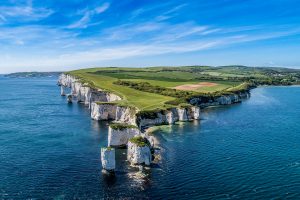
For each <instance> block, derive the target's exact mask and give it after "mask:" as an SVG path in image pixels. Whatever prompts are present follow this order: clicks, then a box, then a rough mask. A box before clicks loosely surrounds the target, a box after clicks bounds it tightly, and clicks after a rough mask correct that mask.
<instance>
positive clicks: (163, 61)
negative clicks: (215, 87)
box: [0, 0, 300, 73]
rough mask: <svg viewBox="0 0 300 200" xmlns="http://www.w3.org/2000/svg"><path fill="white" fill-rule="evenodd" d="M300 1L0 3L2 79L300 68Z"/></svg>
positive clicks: (2, 0)
mask: <svg viewBox="0 0 300 200" xmlns="http://www.w3.org/2000/svg"><path fill="white" fill-rule="evenodd" d="M299 25H300V2H299V1H298V0H264V1H262V0H189V1H184V0H172V1H171V0H169V1H163V0H104V1H102V0H97V1H96V0H94V1H93V0H64V1H62V0H43V1H40V0H24V1H23V0H0V59H1V62H0V73H7V72H14V71H54V70H60V71H62V70H70V69H75V68H83V67H94V66H133V67H139V66H161V65H214V66H216V65H230V64H242V65H251V66H286V67H300V45H299V44H300V26H299Z"/></svg>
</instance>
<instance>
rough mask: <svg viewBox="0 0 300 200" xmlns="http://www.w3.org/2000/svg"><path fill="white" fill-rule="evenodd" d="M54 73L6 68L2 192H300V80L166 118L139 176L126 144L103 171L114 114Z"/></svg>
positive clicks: (33, 195) (68, 195)
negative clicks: (64, 88) (189, 117)
mask: <svg viewBox="0 0 300 200" xmlns="http://www.w3.org/2000/svg"><path fill="white" fill-rule="evenodd" d="M56 83H57V77H46V78H7V77H3V76H0V199H300V103H299V99H300V87H259V88H257V89H254V90H252V91H251V98H250V99H247V100H244V101H243V102H242V103H240V104H235V105H231V106H223V107H214V108H208V109H204V110H202V112H201V119H200V120H199V121H193V122H187V123H178V124H176V125H173V126H169V127H164V129H163V130H160V131H158V132H156V133H155V134H154V136H155V137H156V139H157V151H158V152H159V153H160V156H159V158H158V161H157V162H156V163H155V164H153V165H152V166H151V168H150V169H145V172H144V174H143V176H141V174H140V173H139V172H138V169H136V168H133V167H131V166H130V165H129V163H128V162H127V161H126V149H120V150H117V153H116V160H117V163H116V164H117V168H116V172H115V174H114V175H108V174H105V173H102V167H101V160H100V148H101V147H104V146H106V145H107V135H108V128H107V124H108V122H97V121H93V120H91V118H90V112H89V110H88V108H87V107H85V106H83V105H81V104H77V103H73V104H67V102H66V99H65V98H64V97H61V96H60V89H59V87H57V85H56Z"/></svg>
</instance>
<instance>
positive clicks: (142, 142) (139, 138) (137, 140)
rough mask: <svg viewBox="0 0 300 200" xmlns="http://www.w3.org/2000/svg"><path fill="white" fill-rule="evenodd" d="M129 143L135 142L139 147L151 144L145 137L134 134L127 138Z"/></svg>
mask: <svg viewBox="0 0 300 200" xmlns="http://www.w3.org/2000/svg"><path fill="white" fill-rule="evenodd" d="M129 141H130V142H131V143H134V144H136V145H137V146H139V147H145V146H151V144H150V142H149V141H148V140H147V138H144V137H142V136H136V137H133V138H131V139H130V140H129Z"/></svg>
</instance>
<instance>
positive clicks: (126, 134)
mask: <svg viewBox="0 0 300 200" xmlns="http://www.w3.org/2000/svg"><path fill="white" fill-rule="evenodd" d="M138 135H140V130H139V129H138V128H125V129H122V130H118V129H112V128H111V127H109V129H108V146H112V147H120V146H126V145H127V143H128V140H130V139H131V138H133V137H135V136H138Z"/></svg>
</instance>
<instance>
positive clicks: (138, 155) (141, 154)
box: [127, 136, 152, 165]
mask: <svg viewBox="0 0 300 200" xmlns="http://www.w3.org/2000/svg"><path fill="white" fill-rule="evenodd" d="M127 160H128V161H129V162H130V163H131V164H132V165H142V164H145V165H150V164H151V160H152V155H151V149H150V142H149V141H148V140H147V139H146V138H144V137H142V136H138V137H134V138H132V139H130V140H129V142H128V149H127Z"/></svg>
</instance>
